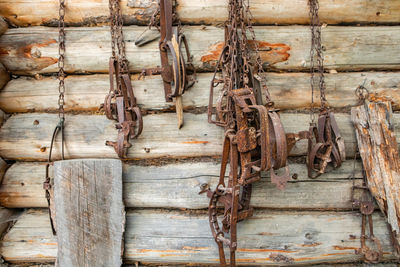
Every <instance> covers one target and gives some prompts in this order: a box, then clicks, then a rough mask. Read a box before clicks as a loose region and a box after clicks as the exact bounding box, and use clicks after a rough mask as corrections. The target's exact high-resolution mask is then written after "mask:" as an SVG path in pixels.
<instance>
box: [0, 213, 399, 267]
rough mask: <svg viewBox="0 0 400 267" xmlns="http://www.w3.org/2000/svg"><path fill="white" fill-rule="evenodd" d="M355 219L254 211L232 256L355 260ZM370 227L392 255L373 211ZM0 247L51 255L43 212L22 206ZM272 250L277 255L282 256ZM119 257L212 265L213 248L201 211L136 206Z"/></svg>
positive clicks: (22, 255)
mask: <svg viewBox="0 0 400 267" xmlns="http://www.w3.org/2000/svg"><path fill="white" fill-rule="evenodd" d="M360 220H361V218H360V215H359V213H358V212H337V213H335V214H330V213H324V212H310V211H308V212H285V211H267V210H266V211H256V212H255V215H254V216H253V217H252V218H251V219H249V220H246V221H243V222H240V223H239V224H238V233H239V235H238V251H237V262H238V264H240V265H265V264H268V265H280V266H282V265H293V264H306V265H307V264H308V265H309V264H312V263H330V262H353V261H358V260H360V255H356V254H355V249H357V248H358V247H359V246H360V242H359V239H358V237H359V236H360V231H361V229H360ZM374 230H375V235H376V236H377V237H378V238H379V239H380V240H381V242H382V245H383V250H384V259H386V260H388V259H393V255H392V248H391V246H390V241H389V234H388V230H387V226H386V223H385V220H384V219H383V218H382V217H381V216H380V215H379V214H378V213H376V214H375V215H374ZM0 252H1V254H2V255H3V257H4V259H5V260H7V261H10V262H29V261H31V262H48V261H54V258H55V255H56V254H57V243H56V240H55V238H54V237H53V236H52V234H51V230H50V225H49V221H48V215H47V213H46V212H45V211H39V210H29V211H27V212H26V213H25V214H24V215H23V216H21V218H20V219H19V221H18V222H17V223H16V224H15V226H14V227H13V228H12V229H11V231H10V232H9V233H8V234H7V235H6V236H5V238H4V241H3V244H2V247H1V248H0ZM273 254H278V255H282V256H283V257H281V258H282V259H283V260H282V261H279V260H277V259H279V258H280V257H274V256H276V255H273ZM124 258H125V260H126V261H127V262H136V261H138V262H142V263H162V264H168V263H170V264H174V263H187V264H189V263H190V264H192V265H196V264H198V265H199V264H212V265H216V264H217V263H218V252H217V246H216V245H215V242H214V240H213V238H212V236H211V233H210V230H209V223H208V218H207V217H206V215H205V214H204V213H200V214H191V213H189V212H177V211H164V210H143V211H139V210H138V211H129V212H128V213H127V228H126V235H125V254H124ZM274 259H275V260H274ZM285 259H286V260H285Z"/></svg>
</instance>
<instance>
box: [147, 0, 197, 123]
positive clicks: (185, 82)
mask: <svg viewBox="0 0 400 267" xmlns="http://www.w3.org/2000/svg"><path fill="white" fill-rule="evenodd" d="M174 2H175V1H174V0H159V1H158V8H157V9H156V11H155V12H154V13H153V15H152V17H151V20H150V24H149V28H151V27H155V28H157V29H158V31H159V32H160V41H159V50H160V59H161V67H155V68H149V69H144V70H142V73H141V74H140V77H145V76H149V75H161V78H162V80H163V86H164V95H165V101H166V102H172V101H173V99H175V108H176V114H177V117H178V128H179V129H180V128H181V127H182V126H183V103H182V95H183V94H184V93H185V91H186V90H188V89H189V88H191V87H192V86H193V85H194V83H195V81H196V71H195V68H194V65H193V57H192V56H191V54H190V50H189V46H188V42H187V39H186V37H185V35H184V34H183V32H182V26H181V22H180V20H179V17H178V15H177V13H176V10H175V7H176V3H174ZM182 51H183V52H182Z"/></svg>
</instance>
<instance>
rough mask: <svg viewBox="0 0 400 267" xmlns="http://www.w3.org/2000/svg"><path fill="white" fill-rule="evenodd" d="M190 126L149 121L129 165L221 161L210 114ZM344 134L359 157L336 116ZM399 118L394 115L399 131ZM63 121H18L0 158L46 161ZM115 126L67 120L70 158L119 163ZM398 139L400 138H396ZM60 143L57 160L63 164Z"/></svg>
mask: <svg viewBox="0 0 400 267" xmlns="http://www.w3.org/2000/svg"><path fill="white" fill-rule="evenodd" d="M184 116H185V121H186V122H185V126H184V127H183V128H182V129H180V130H178V129H177V127H176V120H175V114H173V113H164V114H154V115H148V116H145V117H144V119H143V122H144V129H143V133H142V134H141V136H140V137H139V138H138V139H136V140H134V141H133V146H132V148H131V149H129V152H128V157H127V158H128V159H150V158H159V157H170V158H184V157H202V156H211V157H220V155H221V153H222V141H223V129H222V128H221V127H218V126H216V125H213V124H209V123H208V122H207V115H206V114H199V115H195V114H191V113H185V114H184ZM281 118H282V122H283V125H284V127H285V130H286V132H288V133H290V132H298V131H301V130H308V128H309V120H310V115H309V114H298V113H297V114H296V113H282V114H281ZM336 119H337V121H338V125H339V128H340V130H341V133H342V136H343V137H344V139H345V143H346V155H348V156H349V157H351V156H352V155H354V151H355V145H356V140H355V134H354V129H353V126H352V124H351V121H350V115H347V114H336ZM399 122H400V114H395V115H394V124H395V129H396V130H398V129H399V127H397V125H398V124H399ZM57 123H58V115H56V114H43V113H29V114H21V115H14V116H11V118H9V119H8V120H7V121H6V122H5V123H4V125H3V126H2V127H1V129H0V156H1V157H3V158H4V159H15V160H30V161H34V160H36V161H37V160H42V161H44V160H47V156H48V148H49V146H50V141H51V135H52V133H53V129H54V127H55V125H57ZM114 124H115V123H114V122H113V121H111V120H108V119H107V118H106V117H105V116H104V115H67V116H66V129H65V135H66V138H65V140H66V142H67V148H66V151H65V155H66V158H100V157H103V158H104V157H107V158H115V157H116V156H117V155H116V154H115V152H114V150H113V148H112V147H109V146H105V141H106V140H112V141H113V140H115V139H116V136H117V130H116V129H115V126H114ZM397 136H400V135H399V134H397ZM59 152H60V146H59V142H58V140H57V142H56V145H55V149H54V157H55V158H59V156H60V154H59ZM306 152H307V142H306V140H303V141H301V142H298V143H297V144H296V146H295V147H294V148H293V150H292V152H291V153H290V155H292V156H298V155H305V154H306Z"/></svg>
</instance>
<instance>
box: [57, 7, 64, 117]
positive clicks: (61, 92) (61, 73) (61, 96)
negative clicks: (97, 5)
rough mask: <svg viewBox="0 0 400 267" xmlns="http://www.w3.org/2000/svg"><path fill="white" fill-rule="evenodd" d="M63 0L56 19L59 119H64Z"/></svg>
mask: <svg viewBox="0 0 400 267" xmlns="http://www.w3.org/2000/svg"><path fill="white" fill-rule="evenodd" d="M64 17H65V0H60V5H59V20H58V54H59V57H58V80H59V84H58V93H59V95H58V117H59V118H60V119H61V120H64V119H65V112H64V104H65V100H64V94H65V76H66V75H65V71H64V66H65V22H64Z"/></svg>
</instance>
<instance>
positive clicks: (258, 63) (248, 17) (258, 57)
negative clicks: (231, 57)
mask: <svg viewBox="0 0 400 267" xmlns="http://www.w3.org/2000/svg"><path fill="white" fill-rule="evenodd" d="M245 9H246V23H247V29H248V30H249V32H250V34H251V39H252V43H253V46H254V51H255V56H256V60H255V64H256V66H255V70H256V74H257V75H258V76H259V77H260V78H261V86H262V89H263V91H264V92H265V97H266V100H267V105H268V106H270V107H272V106H273V104H274V103H273V102H272V100H271V95H270V93H269V90H268V87H267V84H266V79H265V71H264V68H263V61H262V59H261V55H260V50H259V46H258V42H257V40H256V34H255V32H254V28H253V24H252V20H253V19H254V17H253V14H252V13H251V10H250V0H247V1H246V4H245Z"/></svg>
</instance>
